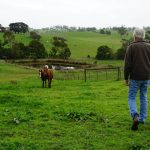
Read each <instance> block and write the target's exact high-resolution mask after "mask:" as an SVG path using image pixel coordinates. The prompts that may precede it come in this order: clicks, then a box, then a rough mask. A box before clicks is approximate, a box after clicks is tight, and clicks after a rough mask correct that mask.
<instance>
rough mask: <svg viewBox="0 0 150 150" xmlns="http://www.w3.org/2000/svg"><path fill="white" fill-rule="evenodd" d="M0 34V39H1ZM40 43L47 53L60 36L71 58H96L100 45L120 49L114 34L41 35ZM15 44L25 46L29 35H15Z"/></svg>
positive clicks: (68, 33)
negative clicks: (63, 39) (64, 41)
mask: <svg viewBox="0 0 150 150" xmlns="http://www.w3.org/2000/svg"><path fill="white" fill-rule="evenodd" d="M2 35H3V34H2V33H0V39H2ZM41 36H42V38H41V42H42V43H43V44H44V45H45V48H46V49H47V51H50V49H51V47H52V44H51V42H52V37H53V36H60V37H64V38H66V39H67V44H68V47H69V48H70V50H71V53H72V54H71V58H86V57H87V56H88V55H90V56H91V57H95V56H96V52H97V48H98V47H99V46H101V45H108V46H109V47H111V48H112V49H113V51H114V52H116V50H117V49H118V48H120V47H121V42H120V41H121V37H120V35H119V34H117V33H116V32H112V35H103V34H99V33H94V32H63V33H55V34H41ZM15 39H16V41H17V42H23V43H24V44H25V45H27V44H28V43H29V42H30V40H31V39H30V37H29V33H26V34H15Z"/></svg>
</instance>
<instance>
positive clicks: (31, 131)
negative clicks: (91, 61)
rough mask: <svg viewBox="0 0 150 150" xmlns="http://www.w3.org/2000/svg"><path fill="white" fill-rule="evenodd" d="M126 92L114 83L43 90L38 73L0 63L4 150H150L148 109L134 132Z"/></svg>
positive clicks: (69, 83) (57, 83) (70, 83)
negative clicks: (143, 120)
mask: <svg viewBox="0 0 150 150" xmlns="http://www.w3.org/2000/svg"><path fill="white" fill-rule="evenodd" d="M54 75H55V74H54ZM127 91H128V87H127V86H124V84H123V81H114V80H107V81H106V80H103V81H96V82H94V81H88V82H86V83H85V82H84V81H77V80H63V81H62V80H53V82H52V88H51V89H49V88H41V81H40V79H39V77H38V72H37V70H31V69H25V68H24V67H21V66H15V65H13V64H6V63H4V62H0V150H49V149H50V150H140V149H141V150H147V149H149V147H150V144H149V142H150V139H149V135H150V111H149V110H150V106H149V105H148V118H147V122H146V124H145V125H140V126H139V130H138V131H137V132H133V131H131V130H130V127H131V123H132V119H131V118H130V116H129V110H128V102H127ZM148 97H150V93H148Z"/></svg>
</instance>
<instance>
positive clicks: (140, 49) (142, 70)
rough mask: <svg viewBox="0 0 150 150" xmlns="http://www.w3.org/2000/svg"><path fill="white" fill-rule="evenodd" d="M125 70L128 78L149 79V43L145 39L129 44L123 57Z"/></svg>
mask: <svg viewBox="0 0 150 150" xmlns="http://www.w3.org/2000/svg"><path fill="white" fill-rule="evenodd" d="M125 61H126V64H125V72H126V73H127V74H128V73H129V74H130V79H134V80H147V79H150V44H149V43H146V42H145V41H136V42H133V43H131V44H130V45H129V47H128V49H127V53H126V57H125Z"/></svg>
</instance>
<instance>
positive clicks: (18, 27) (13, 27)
mask: <svg viewBox="0 0 150 150" xmlns="http://www.w3.org/2000/svg"><path fill="white" fill-rule="evenodd" d="M9 28H10V31H13V32H15V33H20V32H21V33H25V32H28V25H27V24H25V23H23V22H16V23H10V24H9Z"/></svg>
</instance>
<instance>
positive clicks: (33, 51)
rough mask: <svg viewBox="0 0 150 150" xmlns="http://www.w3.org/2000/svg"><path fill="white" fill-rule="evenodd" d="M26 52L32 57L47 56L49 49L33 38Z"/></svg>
mask: <svg viewBox="0 0 150 150" xmlns="http://www.w3.org/2000/svg"><path fill="white" fill-rule="evenodd" d="M26 54H28V57H31V58H45V57H47V51H46V49H45V47H44V45H43V44H42V43H40V42H39V41H37V40H32V41H31V42H30V43H29V45H28V47H27V52H26Z"/></svg>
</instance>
